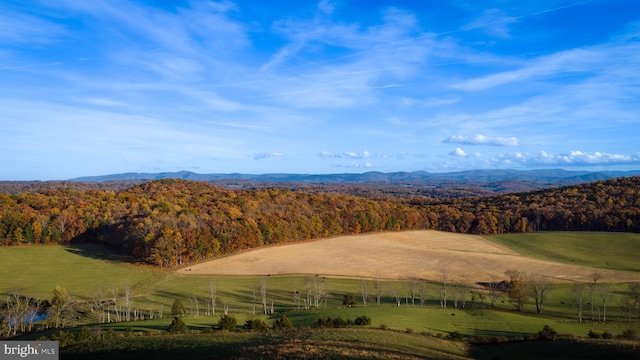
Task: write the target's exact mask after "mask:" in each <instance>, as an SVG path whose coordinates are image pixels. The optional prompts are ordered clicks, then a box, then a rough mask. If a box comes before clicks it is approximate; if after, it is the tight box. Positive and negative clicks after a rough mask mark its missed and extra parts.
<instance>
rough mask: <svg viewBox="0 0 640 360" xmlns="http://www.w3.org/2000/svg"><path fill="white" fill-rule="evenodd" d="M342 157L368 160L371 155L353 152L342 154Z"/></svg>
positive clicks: (366, 152)
mask: <svg viewBox="0 0 640 360" xmlns="http://www.w3.org/2000/svg"><path fill="white" fill-rule="evenodd" d="M342 155H343V156H344V157H348V158H351V159H365V158H368V157H369V156H370V155H371V154H370V153H369V152H368V151H367V150H365V151H363V152H360V153H358V152H355V151H347V152H344V153H343V154H342Z"/></svg>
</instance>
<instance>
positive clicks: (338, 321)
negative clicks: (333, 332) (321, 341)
mask: <svg viewBox="0 0 640 360" xmlns="http://www.w3.org/2000/svg"><path fill="white" fill-rule="evenodd" d="M346 326H347V321H346V320H345V319H343V318H341V317H337V318H335V319H333V327H334V328H343V327H346Z"/></svg>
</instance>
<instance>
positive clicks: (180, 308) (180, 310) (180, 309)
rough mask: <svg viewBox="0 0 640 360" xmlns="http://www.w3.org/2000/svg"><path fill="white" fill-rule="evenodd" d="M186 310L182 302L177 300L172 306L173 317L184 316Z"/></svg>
mask: <svg viewBox="0 0 640 360" xmlns="http://www.w3.org/2000/svg"><path fill="white" fill-rule="evenodd" d="M184 313H185V308H184V304H183V303H182V300H180V299H175V300H174V301H173V305H171V315H173V316H184Z"/></svg>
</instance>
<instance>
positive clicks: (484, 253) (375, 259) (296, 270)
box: [178, 230, 640, 282]
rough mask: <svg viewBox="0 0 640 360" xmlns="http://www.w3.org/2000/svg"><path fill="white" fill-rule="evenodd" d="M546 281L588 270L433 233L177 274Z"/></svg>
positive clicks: (320, 243)
mask: <svg viewBox="0 0 640 360" xmlns="http://www.w3.org/2000/svg"><path fill="white" fill-rule="evenodd" d="M512 269H513V270H518V271H520V272H524V273H526V274H528V275H531V276H541V277H543V278H546V279H547V280H550V281H555V282H564V281H587V282H588V281H591V279H590V275H591V273H592V272H593V271H594V269H592V268H588V267H584V266H577V265H569V264H562V263H557V262H551V261H544V260H536V259H532V258H528V257H525V256H522V255H520V254H519V253H517V252H515V251H513V250H510V249H508V248H506V247H503V246H500V245H498V244H495V243H492V242H490V241H488V240H486V239H484V238H483V237H481V236H476V235H465V234H453V233H446V232H440V231H433V230H423V231H405V232H388V233H376V234H367V235H351V236H340V237H335V238H330V239H322V240H315V241H308V242H303V243H294V244H287V245H279V246H270V247H264V248H260V249H254V250H249V251H245V252H242V253H238V254H234V255H230V256H226V257H220V258H217V259H213V260H209V261H206V262H202V263H199V264H195V265H191V266H188V267H185V268H182V269H180V270H178V271H179V272H180V273H183V274H194V275H195V274H226V275H267V274H272V275H275V274H317V275H325V276H341V277H365V278H371V277H379V278H385V279H401V278H420V279H426V280H440V279H442V277H443V274H446V276H447V278H448V279H450V280H466V281H474V282H476V281H496V280H502V279H504V278H505V272H506V271H508V270H512ZM598 271H599V272H600V273H602V275H603V280H607V281H616V282H619V281H638V280H640V277H639V276H638V274H634V273H628V272H622V271H612V270H603V269H599V270H598Z"/></svg>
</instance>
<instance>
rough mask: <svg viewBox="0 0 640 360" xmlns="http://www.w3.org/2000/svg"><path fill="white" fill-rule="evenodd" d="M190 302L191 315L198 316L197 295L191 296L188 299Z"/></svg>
mask: <svg viewBox="0 0 640 360" xmlns="http://www.w3.org/2000/svg"><path fill="white" fill-rule="evenodd" d="M190 303H191V316H193V315H195V316H200V308H199V306H198V297H197V296H195V295H194V296H192V297H191V299H190Z"/></svg>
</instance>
